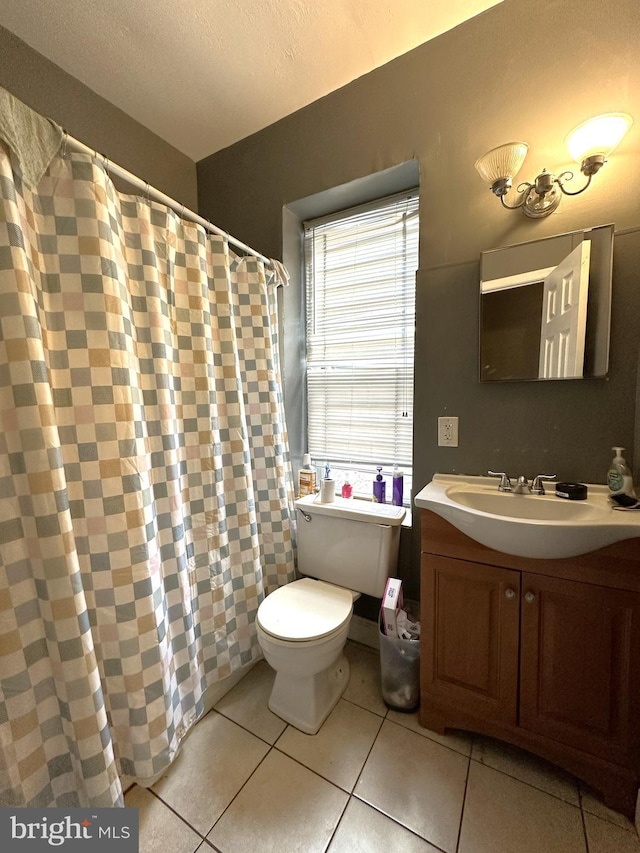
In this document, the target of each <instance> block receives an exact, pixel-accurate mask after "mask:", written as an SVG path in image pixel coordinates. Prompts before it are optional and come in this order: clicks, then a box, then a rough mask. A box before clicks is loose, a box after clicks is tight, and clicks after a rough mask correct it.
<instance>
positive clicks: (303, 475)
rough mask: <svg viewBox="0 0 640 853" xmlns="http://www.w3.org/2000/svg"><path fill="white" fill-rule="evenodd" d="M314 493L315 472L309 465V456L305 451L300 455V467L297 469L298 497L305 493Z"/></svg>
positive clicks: (303, 495)
mask: <svg viewBox="0 0 640 853" xmlns="http://www.w3.org/2000/svg"><path fill="white" fill-rule="evenodd" d="M315 493H316V472H315V468H312V467H311V456H310V455H309V454H308V453H305V454H304V456H303V457H302V468H300V470H299V471H298V497H299V498H303V497H305V495H315Z"/></svg>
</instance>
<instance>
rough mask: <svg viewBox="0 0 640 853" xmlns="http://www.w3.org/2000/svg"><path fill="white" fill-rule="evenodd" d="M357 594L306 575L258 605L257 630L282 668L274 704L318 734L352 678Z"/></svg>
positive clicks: (262, 644) (290, 719) (275, 666)
mask: <svg viewBox="0 0 640 853" xmlns="http://www.w3.org/2000/svg"><path fill="white" fill-rule="evenodd" d="M356 597H357V594H356V593H352V592H351V591H350V590H346V589H342V588H341V587H337V586H333V585H332V584H327V583H324V582H323V581H318V580H312V579H311V578H302V579H301V580H297V581H293V583H290V584H287V585H286V586H283V587H280V589H277V590H275V592H273V593H271V595H269V596H268V597H267V598H266V599H265V601H264V602H263V604H261V605H260V608H259V609H258V617H257V620H256V630H257V632H258V642H259V643H260V647H261V648H262V652H263V654H264V657H265V660H266V661H267V663H268V664H269V665H270V666H271V667H272V668H273V669H275V671H276V679H275V682H274V685H273V690H272V691H271V696H270V698H269V709H270V710H271V711H273V713H274V714H277V716H279V717H280V718H281V719H283V720H285V721H286V722H288V723H290V724H291V725H292V726H295V728H297V729H299V730H300V731H302V732H305V733H306V734H315V733H316V732H317V731H318V729H319V728H320V726H321V725H322V723H323V722H324V721H325V719H326V718H327V717H328V715H329V714H330V713H331V711H332V710H333V708H334V707H335V705H336V703H337V701H338V699H339V698H340V696H342V694H343V693H344V690H345V688H346V686H347V684H348V682H349V663H348V661H347V659H346V658H345V657H344V655H343V654H342V651H343V649H344V645H345V643H346V641H347V636H348V633H349V623H350V621H351V614H352V612H353V601H354V598H356Z"/></svg>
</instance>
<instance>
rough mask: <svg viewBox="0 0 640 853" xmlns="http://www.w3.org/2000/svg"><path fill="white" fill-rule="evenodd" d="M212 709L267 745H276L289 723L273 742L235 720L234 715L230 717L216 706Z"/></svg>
mask: <svg viewBox="0 0 640 853" xmlns="http://www.w3.org/2000/svg"><path fill="white" fill-rule="evenodd" d="M211 710H212V711H215V712H216V714H220V716H221V717H224V718H225V720H228V721H229V722H230V723H234V724H235V725H236V726H238V728H240V729H242V731H243V732H247V734H250V735H253V736H254V737H255V738H258V740H260V741H262V743H266V744H267V746H274V744H275V743H276V741H278V740H280V738H281V737H282V735H283V733H284V732H285V731H286V728H287V723H285V724H284V729H283V730H282V731H281V732H280V734H279V735H278V736H277V737H276V739H275V740H274V741H273V742H272V741H270V740H267V739H266V738H265V737H263V736H262V735H259V734H256V733H255V732H253V731H251V729H248V728H247V727H246V726H245V725H243V724H242V723H239V722H238V721H237V720H234V719H233V717H229V716H228V715H227V714H225V713H224V711H218V710H216V709H215V708H212V709H211Z"/></svg>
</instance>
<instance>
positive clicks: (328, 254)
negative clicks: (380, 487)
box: [305, 191, 419, 501]
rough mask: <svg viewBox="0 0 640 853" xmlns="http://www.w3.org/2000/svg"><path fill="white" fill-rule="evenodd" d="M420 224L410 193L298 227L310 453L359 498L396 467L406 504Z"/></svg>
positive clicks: (415, 198)
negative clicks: (348, 476)
mask: <svg viewBox="0 0 640 853" xmlns="http://www.w3.org/2000/svg"><path fill="white" fill-rule="evenodd" d="M418 226H419V221H418V193H417V191H413V192H405V193H402V194H399V195H396V196H393V197H390V198H386V199H382V200H381V201H378V202H374V203H372V204H368V205H365V206H362V207H359V208H355V209H352V210H349V211H343V212H341V213H338V214H334V215H332V216H327V217H323V218H322V219H318V220H314V221H313V222H308V223H305V266H306V322H307V326H306V328H307V408H308V421H307V429H308V446H309V451H310V453H311V455H312V457H313V458H314V461H315V462H318V463H320V464H322V463H323V462H324V461H327V462H328V463H329V464H330V465H331V466H332V468H333V469H334V470H336V469H338V470H342V471H343V472H347V471H348V472H351V473H352V474H353V475H354V479H355V480H356V483H355V487H356V491H360V492H364V493H366V494H370V493H371V479H372V477H371V474H372V473H375V466H377V465H382V466H383V467H384V473H385V474H390V473H391V469H392V466H393V465H394V464H397V465H398V466H399V467H400V468H402V469H403V470H404V475H405V501H406V500H408V499H409V497H410V477H411V469H412V462H413V456H412V438H413V351H414V327H415V274H416V270H417V268H418ZM358 473H359V474H360V477H358ZM336 479H339V478H336ZM407 479H409V483H407ZM358 480H360V481H361V483H362V486H361V488H358ZM365 484H366V485H365ZM408 487H409V488H408ZM389 493H390V487H388V488H387V494H388V495H389Z"/></svg>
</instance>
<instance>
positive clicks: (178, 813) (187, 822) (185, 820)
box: [139, 785, 220, 853]
mask: <svg viewBox="0 0 640 853" xmlns="http://www.w3.org/2000/svg"><path fill="white" fill-rule="evenodd" d="M139 787H142V785H140V786H139ZM143 790H145V791H149V793H150V794H153V796H154V797H155V798H156V799H157V800H160V802H161V803H162V805H163V806H166V808H168V809H169V811H170V812H173V814H174V815H175V816H176V817H177V818H179V819H180V820H181V821H182V822H183V823H184V824H186V825H187V826H188V827H189V829H191V830H192V831H193V832H195V834H196V835H197V836H198V838H199V839H200V841H201V842H202V841H207V838H206V836H205V835H203V834H202V833H201V832H200V830H199V829H196V828H195V826H194V825H193V824H192V823H189V821H188V820H187V819H186V817H184V815H181V814H180V812H179V811H177V810H176V809H175V808H174V807H173V806H172V805H171V804H170V803H168V802H167V801H166V800H164V799H163V798H162V797H161V796H160V794H158V793H157V792H156V791H154V790H153V788H144V789H143ZM209 843H210V842H209V841H207V844H209ZM216 849H217V848H216ZM219 853H220V851H219Z"/></svg>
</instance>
